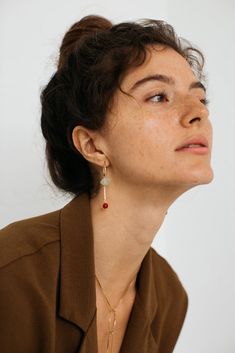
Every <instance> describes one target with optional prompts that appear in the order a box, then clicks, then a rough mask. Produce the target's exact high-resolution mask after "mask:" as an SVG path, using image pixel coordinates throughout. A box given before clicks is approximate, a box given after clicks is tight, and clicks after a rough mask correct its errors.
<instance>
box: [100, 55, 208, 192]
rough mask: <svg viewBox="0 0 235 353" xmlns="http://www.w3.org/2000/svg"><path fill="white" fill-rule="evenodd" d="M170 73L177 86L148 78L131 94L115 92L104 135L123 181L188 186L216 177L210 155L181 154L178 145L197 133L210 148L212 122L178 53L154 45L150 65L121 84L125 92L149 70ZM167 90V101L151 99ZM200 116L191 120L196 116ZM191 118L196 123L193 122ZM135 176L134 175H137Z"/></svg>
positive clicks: (201, 93)
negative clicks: (107, 127) (176, 149)
mask: <svg viewBox="0 0 235 353" xmlns="http://www.w3.org/2000/svg"><path fill="white" fill-rule="evenodd" d="M156 73H160V74H165V75H167V76H171V77H173V78H174V79H175V81H176V86H175V87H174V86H171V85H168V84H166V83H163V82H149V83H147V84H145V85H144V86H142V87H139V88H138V89H137V90H136V91H134V92H133V94H132V96H133V98H132V97H128V96H127V95H125V94H123V93H122V92H121V91H118V92H117V93H116V97H115V104H114V106H113V109H112V113H111V114H109V115H108V121H109V126H110V127H111V128H110V129H109V133H108V134H107V135H106V136H105V139H106V141H105V144H106V146H107V149H108V150H107V155H108V156H109V159H110V161H111V168H112V171H111V173H112V176H113V178H117V179H119V180H120V178H121V179H123V181H124V182H131V183H136V184H141V186H142V187H144V185H146V186H147V185H148V186H149V185H150V184H149V183H151V187H153V185H154V184H158V185H159V184H164V185H166V184H170V185H181V186H183V185H184V187H185V190H187V189H189V188H190V187H193V186H195V185H197V184H204V183H208V182H210V181H211V180H212V178H213V172H212V169H211V167H210V158H211V153H209V154H208V155H203V156H202V155H196V154H191V153H183V154H182V153H177V152H175V148H176V147H177V146H178V145H179V144H181V143H182V142H183V141H185V139H187V138H190V137H192V136H194V135H196V134H202V135H204V136H205V137H206V138H207V139H208V141H209V146H210V149H211V146H212V126H211V123H210V120H209V117H208V114H209V112H208V109H207V107H206V106H205V105H204V104H203V103H202V102H201V101H200V100H201V99H203V98H205V93H204V91H203V90H202V89H201V88H194V89H192V90H190V91H189V89H188V87H189V85H190V83H191V82H193V81H198V79H197V77H196V76H195V75H194V73H193V72H192V70H191V67H190V65H189V64H188V62H187V61H186V60H185V59H184V58H183V57H182V56H181V55H180V54H178V53H177V52H176V51H174V50H173V49H171V48H165V50H162V51H156V50H153V49H151V54H148V56H147V60H146V63H145V64H144V65H142V66H141V67H138V68H134V69H133V70H132V72H131V73H129V74H128V75H127V76H126V77H125V78H124V80H123V82H122V89H123V90H124V91H125V92H128V90H129V89H130V88H131V87H132V85H133V83H135V82H136V81H137V80H139V79H140V78H142V77H145V76H148V75H149V74H156ZM162 89H164V90H165V91H166V93H167V95H168V99H169V101H168V102H165V101H162V102H160V101H157V100H156V101H155V102H154V101H146V99H147V98H148V97H151V96H152V95H154V94H156V93H158V92H161V90H162ZM195 117H200V121H199V120H195V121H194V122H191V121H192V119H193V118H195ZM190 122H191V123H190ZM133 175H134V178H133Z"/></svg>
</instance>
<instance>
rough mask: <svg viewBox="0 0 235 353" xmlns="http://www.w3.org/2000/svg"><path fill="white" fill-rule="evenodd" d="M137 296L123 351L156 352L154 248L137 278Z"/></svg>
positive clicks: (146, 256)
mask: <svg viewBox="0 0 235 353" xmlns="http://www.w3.org/2000/svg"><path fill="white" fill-rule="evenodd" d="M136 289H137V290H136V297H135V302H134V305H133V308H132V311H131V314H130V318H129V322H128V326H127V329H126V333H125V336H124V339H123V342H122V346H121V353H136V352H141V353H156V352H158V344H157V342H156V341H155V339H154V336H153V334H152V329H151V323H152V321H153V319H154V316H155V315H156V312H157V307H158V301H157V291H156V288H155V283H154V268H153V264H152V249H151V248H150V249H149V250H148V252H147V253H146V255H145V257H144V259H143V261H142V264H141V268H140V270H139V273H138V276H137V279H136Z"/></svg>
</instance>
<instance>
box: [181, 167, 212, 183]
mask: <svg viewBox="0 0 235 353" xmlns="http://www.w3.org/2000/svg"><path fill="white" fill-rule="evenodd" d="M187 179H188V180H187V181H186V180H185V182H186V183H187V182H188V184H191V185H192V186H196V185H203V184H209V183H211V182H212V181H213V179H214V173H213V170H212V168H208V169H207V170H205V169H204V170H202V169H200V170H198V171H195V170H194V172H193V173H192V171H191V173H190V175H189V176H188V178H187Z"/></svg>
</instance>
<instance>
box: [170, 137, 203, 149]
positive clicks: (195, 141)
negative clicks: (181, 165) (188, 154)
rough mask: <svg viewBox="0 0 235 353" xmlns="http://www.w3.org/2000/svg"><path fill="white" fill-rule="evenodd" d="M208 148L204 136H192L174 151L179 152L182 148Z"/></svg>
mask: <svg viewBox="0 0 235 353" xmlns="http://www.w3.org/2000/svg"><path fill="white" fill-rule="evenodd" d="M200 147H208V141H207V139H206V138H205V137H204V136H194V137H192V138H190V139H187V140H186V141H184V142H183V143H182V144H181V145H179V146H178V147H176V149H175V150H176V151H179V150H181V149H183V148H200Z"/></svg>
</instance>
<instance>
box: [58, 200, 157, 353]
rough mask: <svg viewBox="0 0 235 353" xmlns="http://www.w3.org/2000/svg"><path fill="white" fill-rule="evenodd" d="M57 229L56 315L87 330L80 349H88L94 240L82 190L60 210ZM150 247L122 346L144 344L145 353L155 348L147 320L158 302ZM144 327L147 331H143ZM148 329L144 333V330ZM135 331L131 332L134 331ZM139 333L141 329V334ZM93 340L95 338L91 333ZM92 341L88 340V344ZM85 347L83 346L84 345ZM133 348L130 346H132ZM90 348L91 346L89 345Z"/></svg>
mask: <svg viewBox="0 0 235 353" xmlns="http://www.w3.org/2000/svg"><path fill="white" fill-rule="evenodd" d="M60 230H61V278H60V299H59V300H60V303H59V315H60V316H61V317H63V318H64V319H66V320H69V321H71V322H72V323H74V324H76V325H77V326H79V327H80V328H82V330H83V331H85V332H87V339H85V340H84V343H83V350H82V348H81V352H83V351H84V352H88V351H89V340H91V335H90V336H89V335H88V331H89V330H90V333H91V331H92V332H93V333H94V334H95V325H96V290H95V264H94V243H93V231H92V222H91V214H90V203H89V196H88V194H87V193H82V194H80V195H79V196H77V197H75V198H74V199H73V200H72V201H70V202H69V203H68V204H67V205H65V206H64V208H63V209H62V210H61V212H60ZM152 257H153V249H152V248H150V249H149V250H148V252H147V253H146V255H145V257H144V259H143V261H142V264H141V267H140V270H139V272H138V275H137V279H136V289H137V293H136V299H135V302H134V305H133V309H132V312H131V316H130V319H129V322H128V327H127V330H126V333H125V338H124V340H123V346H122V349H124V352H125V351H128V352H132V350H130V347H129V344H130V342H132V345H133V334H134V333H135V334H136V333H137V332H138V335H135V338H134V341H135V346H136V347H137V351H138V347H142V346H143V345H145V346H146V347H147V346H148V348H149V350H147V351H146V352H149V353H151V352H154V349H155V351H156V342H155V341H154V338H153V336H152V334H151V322H152V321H153V318H154V317H155V315H156V311H157V307H158V301H157V289H156V284H155V278H156V274H155V273H154V266H153V259H152ZM147 329H148V330H147ZM136 330H137V331H136ZM146 330H147V331H148V334H146V332H147V331H146ZM134 331H135V332H134ZM139 332H145V335H144V336H143V337H142V336H141V335H140V334H139ZM93 339H96V338H95V337H94V336H93ZM92 344H94V342H93V343H92V342H91V345H92ZM85 346H86V348H84V347H85ZM132 348H133V347H132ZM93 349H94V346H93Z"/></svg>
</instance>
